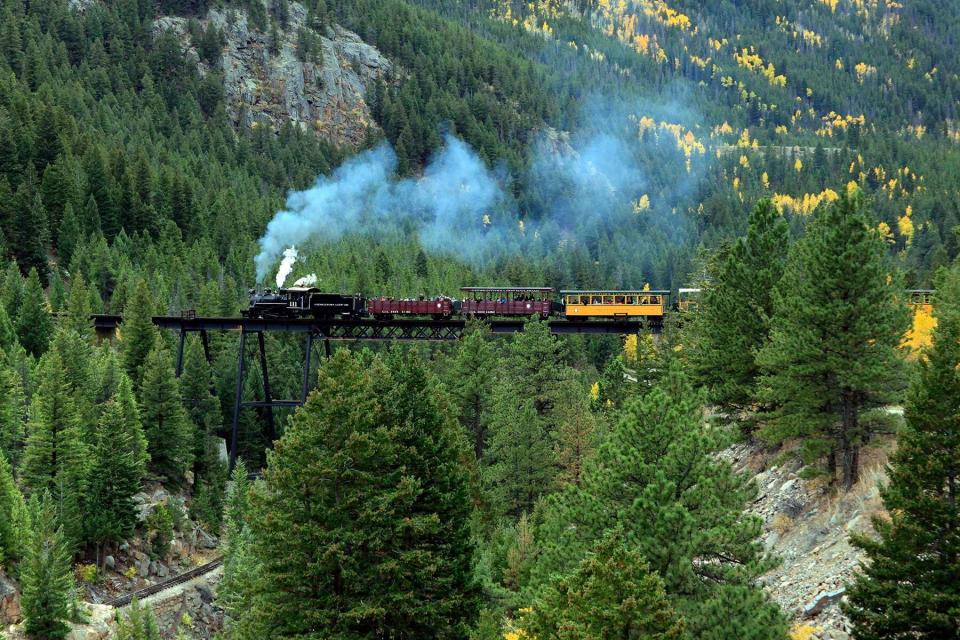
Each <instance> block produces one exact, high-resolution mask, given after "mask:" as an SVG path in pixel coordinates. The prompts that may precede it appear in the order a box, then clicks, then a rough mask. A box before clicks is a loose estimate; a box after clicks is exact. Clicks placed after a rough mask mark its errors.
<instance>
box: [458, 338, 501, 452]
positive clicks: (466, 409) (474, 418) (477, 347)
mask: <svg viewBox="0 0 960 640" xmlns="http://www.w3.org/2000/svg"><path fill="white" fill-rule="evenodd" d="M495 357H496V356H495V354H494V352H493V345H491V344H490V340H489V329H487V328H486V325H484V324H482V323H471V324H470V325H469V326H468V327H467V329H466V330H465V332H464V335H463V338H462V339H461V340H460V343H459V345H458V347H457V352H456V354H455V355H454V357H453V362H452V364H451V375H450V380H451V391H452V392H453V395H454V397H455V398H456V400H457V405H458V408H459V417H460V424H462V425H463V426H464V427H465V428H466V430H467V433H469V434H470V436H471V439H472V440H473V453H474V455H475V456H476V457H477V459H478V460H479V459H480V458H482V457H483V453H484V450H485V449H486V446H487V435H488V434H487V432H488V427H489V423H490V416H489V411H490V409H491V404H492V403H493V392H494V383H495V378H494V372H495V370H496V368H495V366H494V362H495Z"/></svg>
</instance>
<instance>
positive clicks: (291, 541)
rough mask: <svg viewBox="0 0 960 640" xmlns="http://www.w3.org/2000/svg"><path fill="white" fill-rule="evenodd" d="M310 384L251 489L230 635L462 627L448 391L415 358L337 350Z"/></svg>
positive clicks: (464, 586)
mask: <svg viewBox="0 0 960 640" xmlns="http://www.w3.org/2000/svg"><path fill="white" fill-rule="evenodd" d="M391 365H399V359H398V358H394V359H391ZM319 388H320V389H321V390H322V392H320V393H316V394H314V395H313V396H311V398H310V400H309V401H308V402H307V404H306V405H305V406H304V407H303V408H302V409H301V410H300V411H298V412H297V413H296V414H294V416H293V417H292V419H291V421H290V423H289V424H288V426H287V429H286V432H285V434H284V436H283V437H282V438H281V439H280V441H279V442H278V443H277V445H276V448H275V450H274V451H273V452H272V453H271V454H270V457H269V465H268V468H267V470H266V472H265V475H264V480H263V486H262V487H257V488H256V489H255V490H254V491H253V495H252V497H251V514H250V517H249V522H250V531H251V537H252V545H253V553H254V556H255V558H256V563H257V573H256V574H255V575H248V576H245V578H246V580H248V581H252V582H251V583H250V584H252V585H253V587H252V589H250V591H251V592H252V593H253V594H254V595H253V600H252V602H251V604H250V606H248V607H247V608H246V609H245V610H244V611H242V612H241V619H240V621H239V622H238V624H237V626H236V636H237V637H240V638H253V637H264V634H267V635H275V636H287V635H297V634H302V633H307V632H308V631H307V630H309V629H315V628H319V627H320V626H322V627H323V628H324V629H325V630H326V631H325V632H326V633H328V634H334V635H342V636H344V637H347V636H349V637H353V638H365V637H369V638H373V637H380V636H383V635H404V636H409V637H423V636H430V637H435V638H460V637H465V635H466V632H467V628H468V627H469V626H470V625H471V624H472V622H473V620H474V619H475V617H476V613H477V610H478V608H479V602H478V599H477V595H478V594H477V592H476V590H475V587H474V586H473V582H472V571H471V557H472V551H473V550H472V547H471V544H470V541H469V533H468V518H469V514H470V502H469V499H468V493H467V475H466V472H465V471H464V467H463V459H464V457H465V456H467V455H469V454H468V453H467V452H466V446H465V442H464V440H463V438H462V436H461V434H460V433H459V431H458V430H457V428H456V426H455V423H454V420H453V416H452V411H451V406H450V400H449V399H448V398H447V397H446V396H445V395H444V393H443V392H442V391H441V390H440V388H439V387H438V386H437V385H436V383H435V382H434V381H433V380H431V379H430V378H429V377H428V376H427V373H426V371H425V369H424V368H423V365H422V364H421V363H419V362H418V361H417V360H416V359H408V360H407V362H406V366H405V367H403V368H400V367H399V366H390V367H388V366H386V365H385V364H383V363H382V362H380V361H379V359H374V360H373V361H372V362H370V363H369V364H367V365H365V364H364V363H363V362H362V361H361V359H360V358H357V357H354V356H351V355H350V354H349V353H348V352H346V351H345V350H342V351H338V352H337V353H336V354H335V355H334V357H333V358H332V359H331V360H329V361H328V362H327V363H326V364H325V365H324V367H323V368H322V369H321V371H320V385H319ZM305 501H306V503H308V504H310V505H312V506H311V507H310V508H309V509H308V510H304V509H303V507H302V505H303V504H305ZM230 502H231V503H232V502H233V500H231V501H230ZM229 511H231V512H232V511H233V509H232V507H231V508H230V509H229ZM231 521H232V516H229V517H228V523H229V522H231ZM278 545H282V546H283V548H284V549H285V552H284V553H283V554H277V553H276V552H275V551H276V549H277V548H278Z"/></svg>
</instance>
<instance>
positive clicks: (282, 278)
mask: <svg viewBox="0 0 960 640" xmlns="http://www.w3.org/2000/svg"><path fill="white" fill-rule="evenodd" d="M296 261H297V248H296V247H290V248H289V249H286V250H284V252H283V260H281V261H280V268H279V269H277V289H279V288H280V287H282V286H283V283H284V282H286V280H287V276H289V275H290V272H291V271H293V263H294V262H296Z"/></svg>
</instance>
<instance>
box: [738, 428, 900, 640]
mask: <svg viewBox="0 0 960 640" xmlns="http://www.w3.org/2000/svg"><path fill="white" fill-rule="evenodd" d="M895 446H896V444H895V442H894V441H893V439H886V440H877V441H876V442H875V443H874V444H873V445H872V446H870V447H868V448H866V449H864V450H863V452H862V453H861V460H862V462H861V465H862V466H861V479H860V481H859V482H858V483H857V484H856V485H855V486H854V487H853V489H851V490H850V491H847V492H842V491H839V490H837V489H835V488H832V487H830V486H829V485H828V484H827V483H826V482H825V481H824V480H823V479H822V478H812V479H807V478H803V477H801V476H800V475H799V472H800V468H801V465H800V463H799V461H798V460H797V458H796V456H791V455H789V453H788V452H785V451H776V452H771V451H767V450H764V449H762V448H759V447H751V446H747V445H738V446H735V447H732V448H730V449H728V450H727V451H726V452H725V455H726V456H728V457H729V458H730V459H731V460H732V461H733V462H734V464H735V465H736V466H737V467H738V468H740V469H743V470H746V471H748V472H749V473H751V474H753V475H754V482H755V483H756V485H757V488H758V490H759V495H758V497H757V500H756V501H755V502H754V504H753V505H752V507H751V509H750V510H751V511H752V512H753V513H756V514H757V515H759V516H760V517H761V518H763V521H764V536H763V542H764V545H765V547H766V548H767V550H768V551H770V552H771V553H773V554H775V555H776V556H777V557H778V558H779V559H780V564H779V566H777V567H776V568H774V569H773V570H772V571H770V572H769V573H768V574H767V575H766V576H764V578H763V582H764V584H765V585H766V587H767V589H768V590H769V591H770V593H771V595H772V596H773V598H774V600H776V601H777V602H778V603H779V604H780V606H781V607H783V610H784V611H785V612H786V613H787V615H789V616H790V617H791V618H793V620H794V636H793V637H796V638H807V639H809V640H815V639H819V640H849V638H850V629H849V625H848V620H847V619H846V617H845V616H844V615H843V613H842V611H841V609H840V603H841V602H842V601H843V598H844V585H845V583H846V582H848V581H849V580H851V579H852V578H853V576H854V573H855V572H856V570H857V568H858V567H859V566H860V563H861V562H862V561H863V559H864V554H863V553H862V552H861V551H860V550H859V549H857V548H855V547H853V546H852V545H851V544H850V534H851V533H870V532H871V531H872V523H871V519H872V517H873V516H876V515H881V514H882V513H883V503H882V501H881V499H880V487H881V486H882V485H883V484H884V483H885V482H886V479H887V476H886V462H887V457H888V455H889V453H890V451H891V450H892V449H893V448H894V447H895Z"/></svg>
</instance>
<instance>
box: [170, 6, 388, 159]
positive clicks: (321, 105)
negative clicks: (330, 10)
mask: <svg viewBox="0 0 960 640" xmlns="http://www.w3.org/2000/svg"><path fill="white" fill-rule="evenodd" d="M306 19H307V15H306V10H305V9H304V7H303V5H301V4H300V3H298V2H291V3H290V20H289V24H288V26H287V28H286V29H285V30H281V31H279V32H278V33H279V36H280V37H279V47H278V51H277V53H276V54H273V53H271V51H270V49H271V47H270V39H271V38H270V35H269V34H268V33H263V32H261V31H258V30H256V29H254V28H253V27H252V26H250V25H249V23H248V21H247V16H246V14H245V13H244V12H242V11H238V10H235V9H230V10H228V9H211V10H210V12H209V13H208V14H207V16H206V18H204V19H203V20H201V21H200V24H201V25H203V26H204V28H206V27H207V26H208V25H210V24H212V25H215V26H216V27H218V28H219V29H220V30H221V31H222V32H223V34H224V37H225V39H226V45H225V47H224V48H223V50H222V56H221V58H220V61H219V63H218V65H217V68H216V69H215V70H216V71H217V72H219V73H221V74H222V75H223V83H224V94H225V98H226V106H227V112H228V113H229V114H230V116H231V117H232V118H233V119H234V122H236V123H237V125H238V126H244V127H260V126H266V127H270V128H272V129H273V130H274V131H277V130H279V129H280V127H281V126H283V124H285V123H286V122H290V123H293V124H294V125H296V126H298V127H300V128H301V129H303V130H307V131H314V132H316V133H317V135H319V136H321V137H323V138H326V139H328V140H330V141H331V142H333V143H334V144H337V145H341V146H351V147H357V146H358V145H359V144H360V143H361V142H362V141H363V140H364V138H365V136H366V135H367V131H368V129H370V128H376V126H377V125H376V123H375V122H374V121H373V118H372V116H371V115H370V109H369V107H368V106H367V103H366V100H365V98H364V96H365V93H366V90H367V88H368V87H370V86H371V85H372V84H373V83H374V82H375V81H376V80H377V79H379V78H387V77H388V76H389V75H390V74H391V72H392V71H393V65H392V64H391V62H390V61H389V60H388V59H387V58H386V57H385V56H383V55H382V54H381V53H380V52H379V51H378V50H377V49H376V48H374V47H372V46H370V45H368V44H366V43H365V42H363V41H362V40H361V39H360V37H359V36H358V35H356V34H355V33H353V32H351V31H348V30H346V29H343V28H341V27H339V26H336V25H334V26H333V27H330V28H328V29H327V30H326V33H322V34H318V36H319V38H318V41H319V47H320V49H321V50H322V52H323V55H322V62H320V63H317V62H314V61H312V60H307V61H306V62H303V61H301V60H300V59H299V58H298V57H297V34H298V32H299V30H300V29H301V28H309V27H306ZM165 30H170V31H173V32H174V33H176V34H177V36H178V37H179V38H180V39H181V41H182V42H183V43H184V46H185V47H187V55H188V56H189V57H190V58H191V59H193V60H194V61H195V64H196V65H197V68H198V70H199V71H200V73H201V74H206V73H209V72H210V71H211V69H210V68H209V67H208V66H207V65H206V64H205V63H204V62H203V61H201V60H200V56H199V55H198V54H197V51H196V48H195V47H194V46H193V43H192V42H191V38H190V32H189V30H188V20H187V18H183V17H179V16H165V17H162V18H159V19H157V20H156V21H155V22H154V33H155V34H156V33H160V32H162V31H165Z"/></svg>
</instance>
